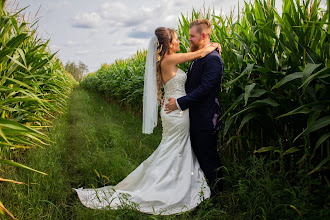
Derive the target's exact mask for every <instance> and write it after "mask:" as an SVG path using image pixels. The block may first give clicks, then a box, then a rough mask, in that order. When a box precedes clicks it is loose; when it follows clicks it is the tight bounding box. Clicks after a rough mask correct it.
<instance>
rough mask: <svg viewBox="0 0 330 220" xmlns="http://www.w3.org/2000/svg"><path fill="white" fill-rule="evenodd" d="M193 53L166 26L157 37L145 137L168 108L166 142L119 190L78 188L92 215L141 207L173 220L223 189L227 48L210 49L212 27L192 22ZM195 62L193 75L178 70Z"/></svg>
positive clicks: (151, 53) (149, 63) (147, 85)
mask: <svg viewBox="0 0 330 220" xmlns="http://www.w3.org/2000/svg"><path fill="white" fill-rule="evenodd" d="M189 36H190V37H189V41H190V49H191V51H190V52H188V53H177V52H179V51H180V41H179V39H178V36H177V34H176V32H175V31H174V30H173V29H169V28H164V27H160V28H157V29H156V30H155V35H154V36H153V37H152V38H151V40H150V43H149V47H148V53H147V60H146V69H145V77H144V80H145V81H144V94H143V128H142V131H143V133H152V131H153V129H154V127H155V126H156V125H157V121H158V112H159V111H158V106H159V103H160V100H161V99H162V97H161V96H162V91H161V87H162V86H163V87H164V91H165V94H164V98H163V101H162V105H161V111H160V115H161V119H162V127H163V134H162V141H161V143H160V144H159V146H158V148H157V149H156V150H155V152H154V153H153V154H152V155H151V156H150V157H148V158H147V159H146V160H145V161H143V162H142V163H141V164H140V165H139V166H138V167H137V168H136V169H135V170H134V171H133V172H132V173H130V174H129V175H128V176H127V177H126V178H125V179H124V180H122V181H121V182H120V183H118V184H117V185H116V186H105V187H102V188H98V189H82V188H80V189H75V190H76V192H77V193H78V196H79V198H80V200H81V202H82V203H83V204H84V205H85V206H87V207H90V208H95V209H99V208H107V207H108V208H111V209H118V208H122V207H126V206H128V207H132V206H133V207H134V208H136V209H137V210H139V211H141V212H145V213H150V214H157V215H158V214H160V215H170V214H175V213H181V212H184V211H188V210H191V209H193V208H195V207H196V206H197V205H198V204H199V203H201V202H202V201H203V200H204V199H208V198H210V197H211V196H212V195H215V194H216V193H218V192H219V191H221V190H222V180H220V178H221V177H222V173H221V169H220V167H221V162H220V158H219V155H218V153H217V140H218V133H219V128H220V125H219V118H220V105H219V92H220V84H221V80H222V74H223V68H224V67H223V62H222V60H221V58H220V55H219V51H217V50H220V51H221V48H220V44H218V43H211V42H210V36H211V23H210V21H209V20H207V19H197V20H195V21H193V22H191V23H190V27H189ZM188 61H193V62H192V63H191V65H190V67H189V70H188V73H185V72H184V71H182V70H181V69H179V68H178V67H177V65H178V64H181V63H185V62H188Z"/></svg>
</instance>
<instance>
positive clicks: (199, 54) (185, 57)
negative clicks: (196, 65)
mask: <svg viewBox="0 0 330 220" xmlns="http://www.w3.org/2000/svg"><path fill="white" fill-rule="evenodd" d="M217 48H220V44H219V43H211V44H210V45H209V46H207V47H204V48H202V49H199V50H197V51H194V52H188V53H175V54H171V55H169V56H167V57H166V61H165V60H164V61H165V62H166V63H171V64H175V65H176V64H181V63H185V62H188V61H191V60H195V59H200V58H203V57H205V56H206V55H208V54H209V53H211V52H212V51H214V50H215V49H217Z"/></svg>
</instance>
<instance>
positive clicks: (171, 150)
mask: <svg viewBox="0 0 330 220" xmlns="http://www.w3.org/2000/svg"><path fill="white" fill-rule="evenodd" d="M186 79H187V75H186V73H185V72H184V71H182V70H181V69H178V71H177V73H176V75H175V76H174V77H173V78H171V79H170V80H169V81H168V82H167V83H166V84H165V85H164V89H165V100H167V99H168V98H169V97H174V98H179V97H181V96H184V95H185V94H186V93H185V88H184V85H185V81H186ZM161 119H162V126H163V134H162V141H161V143H160V144H159V146H158V148H157V149H156V150H155V152H154V153H153V154H152V155H151V156H150V157H149V158H147V159H146V160H145V161H143V162H142V163H141V164H140V165H139V166H138V167H137V168H136V169H135V170H134V171H133V172H132V173H130V174H129V175H128V176H127V177H126V178H125V179H124V180H122V181H121V182H120V183H118V184H117V185H116V186H105V187H102V188H98V189H82V188H80V189H75V190H76V192H77V193H78V196H79V198H80V200H81V202H82V204H83V205H85V206H87V207H89V208H93V209H101V208H110V209H118V208H123V207H134V208H136V209H137V210H139V211H141V212H145V213H149V214H156V215H159V214H160V215H170V214H175V213H181V212H184V211H188V210H191V209H193V208H195V207H196V206H197V205H198V204H199V203H201V202H202V201H203V200H204V199H207V198H209V197H210V194H211V193H210V188H209V187H208V186H207V183H206V180H205V177H204V173H203V171H202V170H201V168H200V166H199V163H198V161H197V159H196V157H195V155H194V153H193V151H192V148H191V144H190V136H189V111H188V110H185V111H180V110H175V111H173V112H171V113H170V114H166V113H165V112H164V109H161Z"/></svg>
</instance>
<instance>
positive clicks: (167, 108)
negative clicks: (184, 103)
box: [162, 98, 178, 114]
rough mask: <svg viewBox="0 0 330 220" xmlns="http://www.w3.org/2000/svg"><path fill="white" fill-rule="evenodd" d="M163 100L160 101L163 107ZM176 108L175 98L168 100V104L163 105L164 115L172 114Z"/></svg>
mask: <svg viewBox="0 0 330 220" xmlns="http://www.w3.org/2000/svg"><path fill="white" fill-rule="evenodd" d="M164 102H165V98H163V99H162V106H164ZM177 109H178V106H177V105H176V98H169V99H168V103H166V104H165V108H164V111H165V112H166V114H168V113H171V112H173V111H174V110H177Z"/></svg>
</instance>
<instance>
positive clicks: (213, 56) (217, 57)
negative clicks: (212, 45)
mask: <svg viewBox="0 0 330 220" xmlns="http://www.w3.org/2000/svg"><path fill="white" fill-rule="evenodd" d="M211 60H214V61H217V62H220V63H223V62H222V59H221V56H220V54H219V52H218V51H216V50H215V51H212V52H211V53H209V54H208V55H207V56H206V57H205V61H211Z"/></svg>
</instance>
